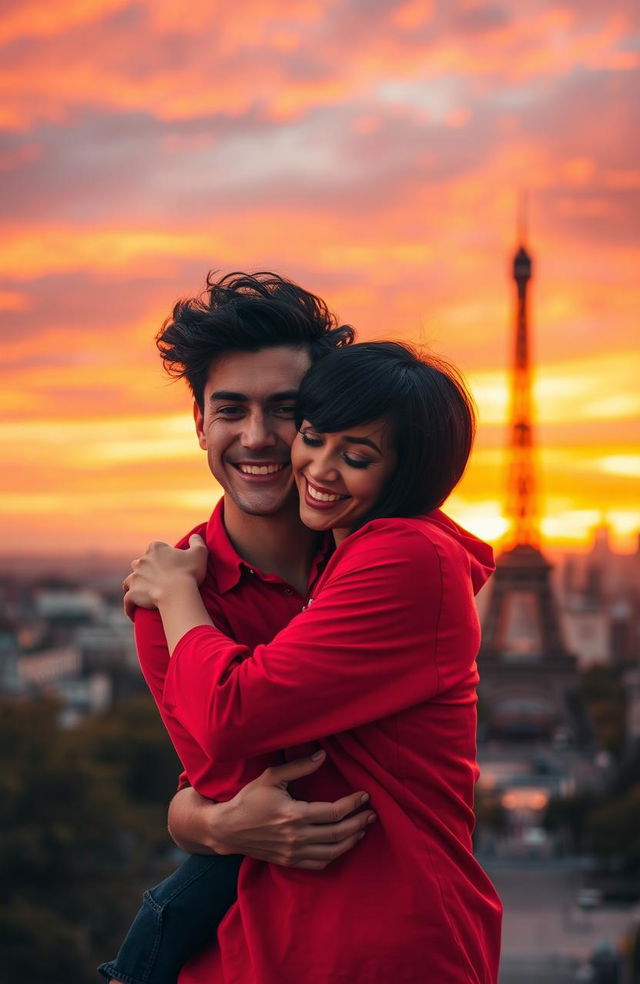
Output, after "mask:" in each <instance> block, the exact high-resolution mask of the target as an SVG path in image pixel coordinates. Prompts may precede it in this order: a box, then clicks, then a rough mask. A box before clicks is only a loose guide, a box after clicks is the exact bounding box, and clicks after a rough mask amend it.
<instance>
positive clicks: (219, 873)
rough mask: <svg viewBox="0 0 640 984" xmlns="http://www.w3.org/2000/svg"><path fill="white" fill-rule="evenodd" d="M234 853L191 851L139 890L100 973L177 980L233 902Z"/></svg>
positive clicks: (149, 982)
mask: <svg viewBox="0 0 640 984" xmlns="http://www.w3.org/2000/svg"><path fill="white" fill-rule="evenodd" d="M241 861H242V857H241V855H239V854H229V855H225V856H222V855H218V854H191V855H190V856H189V857H188V858H187V860H186V861H185V862H184V863H183V864H181V865H180V867H179V868H178V869H177V870H176V871H174V872H173V874H172V875H169V877H168V878H165V880H164V881H162V882H160V884H159V885H156V886H155V888H151V889H149V891H147V892H145V893H144V896H143V901H142V906H141V907H140V909H139V910H138V914H137V915H136V917H135V919H134V921H133V923H132V924H131V927H130V929H129V932H128V933H127V935H126V937H125V940H124V942H123V944H122V946H121V947H120V949H119V951H118V956H117V957H116V959H115V960H114V961H110V962H108V963H103V964H101V965H100V967H98V970H99V972H100V973H101V974H102V976H103V977H106V978H107V980H110V979H111V978H114V979H115V980H118V981H123V982H124V984H176V980H177V977H178V973H179V972H180V969H181V967H183V966H184V964H185V963H186V962H187V960H188V959H189V957H192V956H193V955H194V953H197V952H198V950H200V949H201V948H202V947H203V946H204V945H205V944H206V943H210V942H211V941H212V940H213V939H214V936H215V931H216V929H217V928H218V926H219V924H220V922H221V921H222V918H223V916H224V915H225V913H226V912H227V911H228V909H229V907H230V906H231V905H232V903H233V902H235V900H236V890H237V882H238V870H239V868H240V862H241Z"/></svg>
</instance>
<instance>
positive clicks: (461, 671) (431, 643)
mask: <svg viewBox="0 0 640 984" xmlns="http://www.w3.org/2000/svg"><path fill="white" fill-rule="evenodd" d="M491 569H492V555H491V549H490V548H489V547H488V546H487V545H486V544H483V543H481V542H480V541H478V540H476V539H475V538H474V537H472V536H471V535H470V534H467V533H465V532H464V531H463V530H461V529H460V528H459V527H457V526H456V525H455V524H454V523H452V522H451V521H450V520H448V519H447V518H446V517H445V516H444V515H443V514H442V513H440V512H439V511H436V512H435V513H432V514H431V515H430V516H428V517H424V518H418V519H391V520H376V521H374V522H372V523H369V524H367V525H366V526H365V527H363V528H362V529H361V530H359V531H358V532H356V533H354V534H352V535H351V536H349V537H347V538H346V539H345V540H344V542H343V543H342V544H341V545H340V547H339V548H338V549H337V550H336V552H335V553H334V555H333V557H332V558H331V559H330V561H329V563H328V565H327V567H326V570H325V571H324V573H323V575H322V576H321V578H320V580H319V582H318V585H317V588H316V590H315V592H314V598H313V599H312V602H310V603H309V605H308V606H307V609H306V611H304V612H302V613H301V614H300V615H298V616H297V617H295V618H294V619H293V620H292V622H291V623H290V624H289V625H288V626H287V627H286V628H284V629H283V630H282V631H281V632H280V633H278V635H277V636H276V637H275V639H273V641H272V642H271V643H269V644H267V645H258V646H255V647H247V646H243V645H241V644H239V643H238V642H234V641H233V640H232V639H229V638H228V637H227V636H226V635H224V634H223V633H222V632H221V631H219V630H218V629H216V628H211V627H209V626H199V627H197V628H195V629H192V630H191V631H190V632H188V633H187V634H186V635H185V636H184V637H183V638H182V639H181V640H180V642H179V643H178V646H177V647H176V650H175V652H174V656H173V658H172V660H171V662H170V665H169V668H168V671H167V676H166V682H165V688H164V698H163V705H164V709H165V712H166V713H167V714H171V715H173V717H174V719H175V720H178V721H180V722H181V723H182V725H183V727H184V729H185V730H186V731H187V732H188V733H189V734H190V735H192V737H193V738H194V739H195V740H196V741H197V742H198V744H199V746H200V747H201V748H202V749H204V750H205V751H208V752H209V753H210V754H212V755H213V754H214V752H215V756H216V759H217V760H218V761H220V762H227V761H228V762H235V761H237V759H238V758H245V757H246V758H249V757H253V756H256V755H268V754H270V753H273V752H274V751H276V750H277V749H280V748H289V749H290V754H291V755H296V754H300V752H301V750H302V749H300V748H296V747H295V746H296V745H298V746H299V745H301V744H304V743H308V742H312V741H313V742H316V741H319V742H320V744H321V745H322V747H323V748H324V749H325V750H326V752H327V761H326V763H325V765H324V766H323V767H322V768H321V769H320V770H319V772H317V773H316V774H315V775H313V776H309V777H307V778H306V779H305V780H302V781H301V782H299V783H298V784H297V786H296V795H298V796H301V797H304V798H305V799H316V800H331V799H335V798H337V797H340V796H343V795H345V794H346V793H347V792H350V791H352V790H354V789H359V788H362V789H366V790H367V791H368V792H369V793H370V794H371V806H372V807H373V808H374V810H375V811H376V812H377V814H378V818H379V819H378V822H377V823H376V824H374V825H373V826H372V827H371V828H370V829H369V831H368V832H367V834H366V836H365V838H364V839H363V840H362V842H361V843H360V844H358V845H357V846H356V847H355V848H354V849H353V850H352V851H350V852H349V853H348V854H346V855H344V856H343V857H342V858H340V859H338V860H337V861H335V862H334V863H333V864H331V865H329V867H328V868H326V869H325V870H324V871H322V872H308V871H300V870H295V869H286V868H282V867H278V866H276V865H268V864H265V863H262V862H257V861H253V860H252V859H250V858H247V859H245V861H244V862H243V865H242V868H241V872H240V879H239V886H238V901H237V903H236V904H235V905H234V906H233V907H232V908H231V909H230V911H229V913H228V914H227V916H226V917H225V919H224V920H223V922H222V924H221V926H220V929H219V931H218V939H219V947H218V946H215V945H213V946H212V947H211V948H210V949H209V950H206V951H204V952H203V953H202V954H200V955H199V956H198V957H196V958H194V959H193V960H191V961H190V962H189V964H187V966H186V967H185V968H184V969H183V971H182V973H181V975H180V984H205V982H206V984H223V982H224V984H338V982H340V984H347V982H348V984H388V982H389V981H393V984H421V982H432V984H448V982H451V984H454V982H456V984H457V982H463V981H464V982H477V984H495V982H496V980H497V974H498V956H499V937H500V918H501V906H500V902H499V899H498V897H497V895H496V893H495V891H494V889H493V887H492V885H491V883H490V882H489V880H488V879H487V877H486V875H485V874H484V872H483V871H482V869H481V868H480V867H479V865H478V864H477V863H476V861H475V860H474V858H473V855H472V845H471V832H472V828H473V812H472V806H473V787H474V783H475V780H476V778H477V771H478V770H477V766H476V747H475V733H476V685H477V681H478V676H477V670H476V663H475V657H476V654H477V650H478V645H479V638H480V633H479V626H478V619H477V614H476V609H475V605H474V601H473V593H474V589H475V590H477V588H478V587H479V586H480V585H481V584H482V583H483V581H484V580H485V579H486V577H487V576H488V574H489V573H490V570H491ZM239 660H240V661H239ZM326 736H329V737H326Z"/></svg>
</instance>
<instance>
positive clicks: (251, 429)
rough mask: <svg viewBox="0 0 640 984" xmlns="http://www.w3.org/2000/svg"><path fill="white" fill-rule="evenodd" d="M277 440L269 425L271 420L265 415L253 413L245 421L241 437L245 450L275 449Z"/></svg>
mask: <svg viewBox="0 0 640 984" xmlns="http://www.w3.org/2000/svg"><path fill="white" fill-rule="evenodd" d="M276 440H277V438H276V435H275V433H274V431H273V429H272V428H271V427H270V425H269V418H268V417H267V416H266V415H265V414H264V413H252V414H250V415H249V416H248V417H247V418H246V419H245V426H244V428H243V430H242V436H241V444H242V446H243V447H244V448H249V449H252V450H258V449H259V448H267V447H273V445H274V444H275V443H276Z"/></svg>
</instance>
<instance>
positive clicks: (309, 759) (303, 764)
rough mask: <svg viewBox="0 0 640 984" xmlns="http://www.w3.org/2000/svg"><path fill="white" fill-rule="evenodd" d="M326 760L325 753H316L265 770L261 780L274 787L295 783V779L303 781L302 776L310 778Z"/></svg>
mask: <svg viewBox="0 0 640 984" xmlns="http://www.w3.org/2000/svg"><path fill="white" fill-rule="evenodd" d="M325 758H326V755H325V753H324V752H322V751H320V752H314V754H313V755H307V756H305V757H304V758H299V759H294V760H293V761H291V762H284V763H283V764H282V765H272V766H271V767H270V768H268V769H265V771H264V772H263V773H262V776H261V777H260V778H261V779H264V780H265V782H268V783H269V784H270V785H273V786H279V785H281V784H282V783H288V782H293V780H294V779H301V778H302V776H309V775H311V773H312V772H317V770H318V769H319V768H320V766H321V765H322V764H323V762H324V760H325Z"/></svg>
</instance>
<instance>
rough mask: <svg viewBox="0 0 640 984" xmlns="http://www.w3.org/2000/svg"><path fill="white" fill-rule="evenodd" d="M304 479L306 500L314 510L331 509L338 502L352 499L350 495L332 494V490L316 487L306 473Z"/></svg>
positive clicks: (303, 475)
mask: <svg viewBox="0 0 640 984" xmlns="http://www.w3.org/2000/svg"><path fill="white" fill-rule="evenodd" d="M302 477H303V479H304V481H305V499H306V501H307V503H308V504H309V505H310V506H311V507H312V508H313V509H331V508H332V507H333V506H335V504H336V503H337V502H341V501H342V500H343V499H350V498H351V496H350V495H340V494H339V493H338V492H332V491H331V490H330V489H323V488H320V487H319V486H318V485H314V484H313V483H312V482H310V481H309V479H308V478H307V476H306V475H305V474H304V472H303V473H302Z"/></svg>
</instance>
